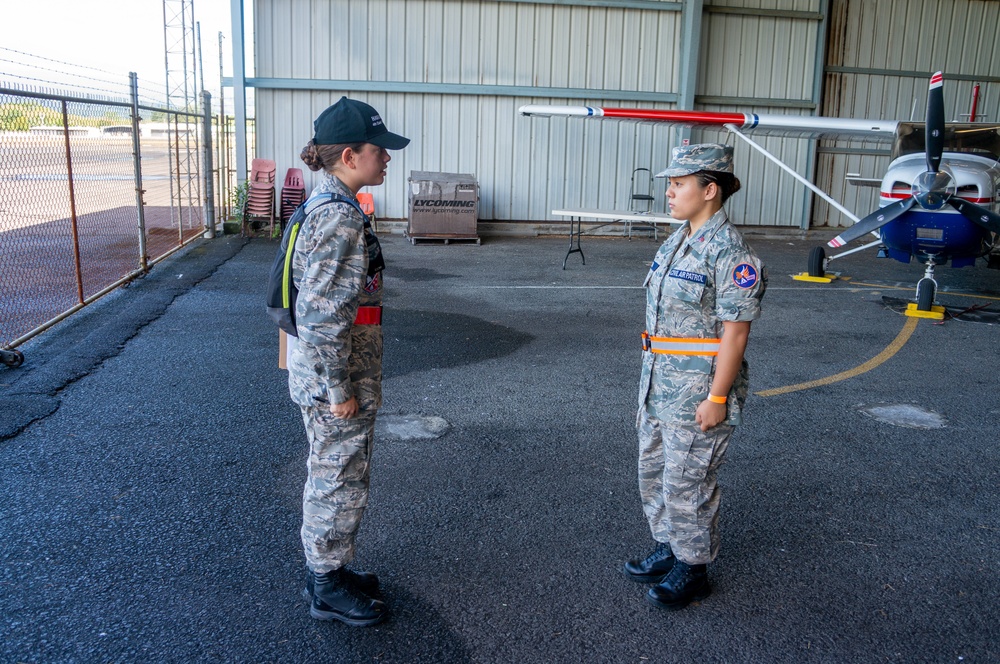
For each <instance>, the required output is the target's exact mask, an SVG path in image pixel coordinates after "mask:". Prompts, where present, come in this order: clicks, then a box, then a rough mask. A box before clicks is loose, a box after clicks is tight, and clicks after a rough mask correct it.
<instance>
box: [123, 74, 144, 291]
mask: <svg viewBox="0 0 1000 664" xmlns="http://www.w3.org/2000/svg"><path fill="white" fill-rule="evenodd" d="M128 84H129V95H130V96H131V97H132V163H133V164H134V165H133V167H132V170H133V171H134V173H135V207H136V210H138V219H139V269H141V270H142V271H143V272H146V271H147V270H149V264H148V262H147V256H146V211H145V205H146V203H145V201H143V199H142V195H143V194H144V193H146V190H145V189H143V188H142V158H141V154H140V152H139V143H140V141H139V137H140V134H139V80H138V77H137V76H136V73H135V72H134V71H133V72H129V75H128Z"/></svg>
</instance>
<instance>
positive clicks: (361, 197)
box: [355, 192, 378, 232]
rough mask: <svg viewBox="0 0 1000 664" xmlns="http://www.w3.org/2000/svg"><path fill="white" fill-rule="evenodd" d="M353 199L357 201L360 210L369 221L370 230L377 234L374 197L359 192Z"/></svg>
mask: <svg viewBox="0 0 1000 664" xmlns="http://www.w3.org/2000/svg"><path fill="white" fill-rule="evenodd" d="M355 198H357V199H358V204H360V205H361V210H362V211H363V212H364V213H365V214H367V215H368V217H369V218H370V219H371V222H372V228H373V229H374V230H375V232H378V225H377V224H376V222H375V197H374V196H372V195H371V194H369V193H367V192H359V193H358V195H357V196H355Z"/></svg>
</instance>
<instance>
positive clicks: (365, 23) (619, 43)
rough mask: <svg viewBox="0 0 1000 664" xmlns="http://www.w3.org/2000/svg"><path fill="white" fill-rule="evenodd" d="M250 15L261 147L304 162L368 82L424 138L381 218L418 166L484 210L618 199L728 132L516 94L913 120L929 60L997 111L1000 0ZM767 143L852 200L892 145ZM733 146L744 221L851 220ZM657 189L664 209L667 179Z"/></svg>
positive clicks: (532, 5)
mask: <svg viewBox="0 0 1000 664" xmlns="http://www.w3.org/2000/svg"><path fill="white" fill-rule="evenodd" d="M232 2H233V5H234V12H235V11H241V10H238V9H237V8H236V7H237V5H238V3H239V0H232ZM254 26H255V28H254V35H255V72H254V75H253V76H251V77H248V78H247V79H246V85H247V86H248V87H253V88H255V89H256V90H255V95H256V97H255V98H256V104H255V107H256V127H257V151H258V156H262V157H268V158H273V159H275V160H276V161H277V163H278V169H279V173H283V172H284V170H285V169H287V168H289V167H300V166H301V161H299V159H298V154H299V152H300V150H301V148H302V147H303V146H304V145H305V144H306V142H307V141H308V140H309V138H310V137H311V136H312V120H313V118H314V117H315V116H316V115H318V114H319V112H320V111H322V109H323V108H325V107H326V106H328V105H330V104H332V103H333V102H335V101H336V100H337V99H339V98H340V96H341V95H345V94H346V95H349V96H351V97H355V98H358V99H362V100H365V101H367V102H368V103H370V104H372V105H373V106H375V107H376V108H377V109H379V111H380V112H381V113H382V114H383V116H384V117H385V119H386V124H387V125H388V126H389V127H390V129H392V130H393V131H397V132H400V133H402V134H404V135H406V136H408V137H410V138H411V139H412V143H411V145H410V146H409V147H408V148H407V149H406V150H403V151H401V152H399V153H394V155H393V162H392V163H391V164H390V166H389V175H388V178H387V180H386V184H384V185H383V186H382V187H378V188H376V189H375V190H374V192H373V193H374V194H375V200H376V208H377V209H378V210H379V216H380V217H382V218H404V217H406V215H407V208H406V206H407V188H406V186H407V183H406V178H407V176H408V175H409V173H410V171H418V170H426V171H451V172H464V173H474V174H475V175H476V176H477V178H478V180H479V183H480V189H481V205H480V217H481V218H482V219H492V220H498V221H501V220H544V219H548V218H550V211H551V210H552V209H554V208H558V207H600V208H618V209H624V208H626V207H627V205H628V198H629V193H630V187H631V181H630V178H631V174H632V171H633V169H634V168H637V167H647V168H651V169H658V168H662V167H663V166H664V165H665V164H666V162H667V159H668V156H669V150H670V147H672V146H673V145H675V144H677V143H679V142H680V140H682V139H683V138H688V137H690V139H691V140H693V141H697V140H721V141H726V140H730V141H732V139H727V137H726V136H725V134H724V133H719V132H709V131H693V132H691V131H685V130H682V129H679V130H671V129H669V128H667V127H663V126H658V125H652V124H646V123H627V122H607V121H604V122H598V121H586V120H573V119H562V118H552V119H549V120H543V119H527V118H522V117H520V116H519V115H518V114H517V108H518V107H519V106H521V105H522V104H574V105H589V106H623V107H628V106H648V107H654V108H696V109H704V110H719V111H732V110H739V111H752V112H758V113H787V114H796V115H813V114H822V115H845V116H849V117H875V118H898V119H905V118H909V117H910V111H911V107H912V105H913V98H914V97H917V98H918V111H917V113H916V114H917V117H920V116H922V110H920V109H921V108H922V105H923V104H924V103H925V99H926V91H925V90H926V76H925V75H926V74H927V73H928V72H930V71H933V70H934V69H939V68H940V69H944V70H945V75H946V86H947V87H946V95H947V97H948V99H949V102H950V103H952V104H954V105H955V110H956V111H958V109H959V108H965V106H967V103H966V102H962V101H960V99H962V98H963V97H964V98H965V99H967V98H968V95H967V92H966V91H967V90H970V89H971V86H972V84H973V79H974V80H975V81H976V82H980V83H982V84H983V88H984V90H983V92H982V94H983V97H982V99H981V102H980V107H981V108H983V109H984V111H985V112H987V113H992V114H993V116H995V115H996V114H997V112H998V108H997V91H998V90H1000V79H998V78H997V77H995V76H994V77H989V76H986V74H988V73H990V72H998V71H1000V47H998V46H997V45H996V41H995V35H996V34H997V32H998V30H1000V3H998V2H994V1H987V0H954V1H950V0H942V1H941V2H933V1H929V0H892V1H891V2H879V3H876V2H874V1H859V0H713V1H712V2H702V0H685V1H684V2H667V1H662V0H603V1H602V0H548V1H544V0H539V1H534V2H532V1H528V0H506V1H494V0H479V1H475V0H255V1H254ZM942 31H945V32H946V35H947V37H944V36H942V35H943V34H945V32H942ZM957 74H960V75H962V76H963V77H964V78H956V75H957ZM984 102H985V104H984ZM963 104H965V106H963ZM961 112H967V110H965V111H961ZM949 119H953V118H949ZM991 119H995V117H993V118H991ZM759 142H761V143H762V144H763V145H764V146H765V147H766V148H767V149H769V150H770V151H771V152H773V153H774V154H776V155H777V156H778V157H780V158H782V159H783V160H785V161H786V162H787V163H789V164H790V165H791V166H793V167H794V168H795V169H796V170H798V171H799V172H801V173H804V174H807V175H808V176H809V177H811V178H814V179H815V181H816V182H817V183H818V184H819V185H820V186H821V187H823V188H825V189H827V190H828V191H831V193H833V194H834V196H835V197H846V204H847V207H848V208H850V209H853V210H855V211H858V210H861V211H866V210H868V209H869V208H871V207H872V206H873V205H875V204H876V198H875V194H874V190H871V189H868V190H865V191H860V192H858V191H856V190H855V188H854V187H850V188H849V189H847V188H845V185H844V184H843V178H844V174H845V173H846V172H859V171H860V172H862V173H863V174H866V175H870V174H872V173H877V172H878V170H879V168H881V167H884V165H885V164H886V163H887V160H886V157H884V156H879V155H880V148H877V147H873V146H865V145H857V144H849V143H827V142H823V143H822V144H820V145H817V144H816V142H815V141H803V140H797V139H783V138H774V137H771V138H767V139H761V140H759ZM734 145H735V146H736V150H737V154H736V160H737V175H738V176H739V177H740V179H741V180H742V181H743V183H744V189H743V191H742V192H741V193H740V194H738V195H737V196H736V197H734V198H733V199H732V200H731V202H730V203H729V205H728V207H729V209H730V213H731V215H732V217H733V218H734V220H735V221H736V222H737V223H739V224H741V225H763V226H783V227H791V228H807V227H809V226H810V225H828V224H829V225H847V224H848V222H847V220H846V219H843V218H840V215H839V214H838V213H836V212H835V211H833V212H832V213H831V211H830V210H829V209H828V207H827V206H826V205H825V204H822V203H821V202H818V203H814V201H813V197H812V196H811V195H809V194H808V192H807V191H806V190H805V188H804V187H802V186H801V185H800V184H798V183H796V182H794V180H793V179H792V178H791V177H790V176H788V175H787V174H785V173H783V172H782V171H781V170H780V169H778V167H777V166H774V165H773V164H771V163H770V162H768V161H767V160H765V159H764V158H763V157H761V156H759V155H757V154H756V153H754V152H752V151H751V150H749V149H748V148H747V147H746V146H744V145H742V143H741V142H740V141H738V140H737V141H735V143H734ZM881 153H885V150H884V149H882V150H881ZM870 155H874V156H875V160H876V161H875V162H872V160H871V157H870ZM879 160H881V161H879ZM306 172H307V173H308V171H306ZM315 181H316V177H315V175H313V176H312V180H311V182H310V183H309V184H310V186H311V185H312V184H314V183H315ZM654 193H655V195H656V196H657V202H656V209H657V210H663V209H664V203H663V201H662V195H663V183H662V182H657V184H656V187H655V191H654Z"/></svg>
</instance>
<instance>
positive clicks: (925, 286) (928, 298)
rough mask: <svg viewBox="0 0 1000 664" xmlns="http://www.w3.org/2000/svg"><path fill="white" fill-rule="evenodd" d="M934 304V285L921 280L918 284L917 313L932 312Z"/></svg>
mask: <svg viewBox="0 0 1000 664" xmlns="http://www.w3.org/2000/svg"><path fill="white" fill-rule="evenodd" d="M933 304H934V284H933V283H931V282H930V281H926V280H924V279H921V280H920V281H918V282H917V311H930V310H931V305H933Z"/></svg>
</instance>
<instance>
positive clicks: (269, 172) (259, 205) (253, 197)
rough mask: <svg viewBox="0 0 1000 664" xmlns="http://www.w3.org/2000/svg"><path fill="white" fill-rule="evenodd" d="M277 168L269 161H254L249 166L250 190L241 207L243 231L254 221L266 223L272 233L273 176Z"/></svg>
mask: <svg viewBox="0 0 1000 664" xmlns="http://www.w3.org/2000/svg"><path fill="white" fill-rule="evenodd" d="M277 169H278V167H277V165H276V164H275V163H274V161H273V160H271V159H254V160H253V161H252V162H251V164H250V179H249V180H248V182H249V183H250V189H249V190H248V191H247V201H246V204H245V205H244V207H243V230H244V234H246V230H247V227H248V226H250V225H251V224H253V222H256V221H267V223H268V228H269V230H270V231H271V233H273V232H274V174H275V171H277Z"/></svg>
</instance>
